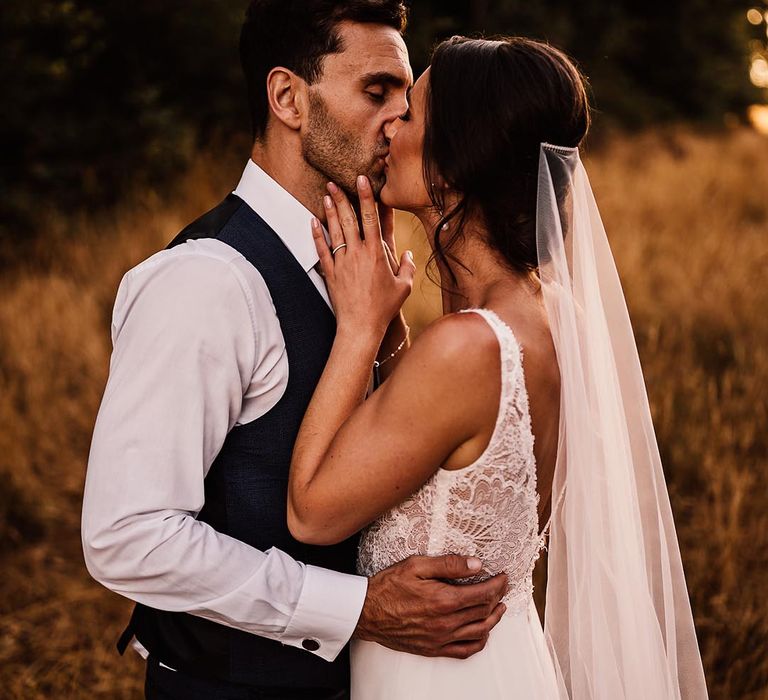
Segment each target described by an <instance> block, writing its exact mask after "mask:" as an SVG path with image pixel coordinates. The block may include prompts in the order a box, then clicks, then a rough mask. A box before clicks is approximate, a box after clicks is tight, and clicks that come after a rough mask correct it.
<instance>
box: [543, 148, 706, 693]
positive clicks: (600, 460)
mask: <svg viewBox="0 0 768 700" xmlns="http://www.w3.org/2000/svg"><path fill="white" fill-rule="evenodd" d="M536 236H537V245H538V256H539V274H540V277H541V283H542V291H543V298H544V303H545V306H546V310H547V315H548V318H549V322H550V327H551V331H552V336H553V340H554V344H555V348H556V351H557V359H558V364H559V367H560V375H561V412H560V438H559V445H558V457H557V464H556V467H555V476H554V482H553V491H552V518H551V525H550V527H551V531H550V541H549V556H548V582H547V595H546V615H545V622H544V630H545V634H546V638H547V642H548V644H549V647H550V651H551V652H552V654H553V657H554V659H555V664H556V668H557V672H558V677H559V678H558V680H559V684H560V689H561V695H562V697H563V698H568V699H570V700H622V699H626V700H641V699H643V700H647V699H653V700H667V699H669V700H672V699H673V698H680V699H683V700H689V699H692V700H699V699H701V698H706V697H707V688H706V683H705V680H704V672H703V669H702V664H701V656H700V653H699V649H698V644H697V642H696V631H695V629H694V625H693V616H692V614H691V606H690V602H689V599H688V592H687V589H686V584H685V576H684V573H683V567H682V562H681V559H680V549H679V546H678V542H677V536H676V534H675V526H674V521H673V519H672V510H671V508H670V503H669V496H668V493H667V488H666V484H665V481H664V473H663V471H662V467H661V460H660V457H659V450H658V446H657V443H656V437H655V434H654V430H653V424H652V422H651V412H650V407H649V403H648V397H647V394H646V389H645V383H644V381H643V375H642V370H641V367H640V361H639V358H638V354H637V347H636V345H635V340H634V335H633V333H632V326H631V324H630V320H629V314H628V312H627V307H626V303H625V300H624V294H623V292H622V288H621V284H620V281H619V276H618V273H617V270H616V266H615V264H614V261H613V256H612V255H611V250H610V247H609V245H608V239H607V237H606V235H605V230H604V228H603V224H602V221H601V219H600V214H599V213H598V210H597V205H596V203H595V199H594V196H593V194H592V190H591V187H590V184H589V180H588V178H587V173H586V171H585V169H584V166H583V164H582V162H581V160H580V158H579V152H578V149H575V148H562V147H558V146H552V145H549V144H542V146H541V151H540V160H539V182H538V212H537V231H536Z"/></svg>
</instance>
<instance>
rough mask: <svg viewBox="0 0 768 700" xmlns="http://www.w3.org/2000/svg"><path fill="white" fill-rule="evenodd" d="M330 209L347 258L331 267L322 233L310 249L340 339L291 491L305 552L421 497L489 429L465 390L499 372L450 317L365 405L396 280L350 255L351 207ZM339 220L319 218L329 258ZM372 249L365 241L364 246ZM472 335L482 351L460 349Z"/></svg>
mask: <svg viewBox="0 0 768 700" xmlns="http://www.w3.org/2000/svg"><path fill="white" fill-rule="evenodd" d="M366 194H367V193H365V192H361V208H362V209H363V222H364V226H366V227H371V226H372V225H373V221H372V219H370V217H366V214H367V213H370V212H369V211H368V212H367V211H366V209H367V207H368V206H369V205H370V206H372V201H373V200H372V198H371V200H370V202H367V201H366V196H365V195H366ZM334 199H335V200H336V201H337V203H338V207H339V214H338V216H340V217H341V218H343V219H344V220H345V223H346V226H345V229H344V230H345V231H347V235H346V242H347V245H348V249H347V251H348V252H346V253H345V252H342V253H341V254H342V255H345V256H348V257H345V259H344V260H340V259H338V254H337V259H336V260H335V261H333V260H331V259H330V257H329V255H328V251H327V246H326V247H325V248H324V249H323V248H322V246H325V242H324V241H322V234H321V232H320V231H319V230H316V231H315V238H316V241H318V243H319V245H318V248H319V252H320V254H321V262H323V267H324V270H325V273H326V281H327V282H328V285H329V290H330V291H331V296H332V298H333V300H334V306H335V308H336V311H337V319H338V330H337V336H336V340H335V342H334V345H333V349H332V351H331V355H330V358H329V360H328V364H327V366H326V368H325V371H324V373H323V375H322V378H321V379H320V382H319V384H318V386H317V389H316V391H315V394H314V396H313V398H312V401H311V403H310V405H309V408H308V410H307V413H306V415H305V417H304V421H303V423H302V426H301V430H300V431H299V435H298V438H297V441H296V445H295V448H294V454H293V460H292V464H291V474H290V482H289V489H288V524H289V527H290V529H291V532H292V533H293V535H294V536H295V537H296V538H297V539H299V540H302V541H305V542H310V543H314V544H331V543H334V542H338V541H341V540H343V539H345V538H346V537H349V536H350V535H351V534H353V533H354V532H357V531H358V530H359V529H360V528H362V527H363V526H365V525H366V524H368V523H369V522H371V521H372V520H374V519H375V518H376V517H377V516H378V515H380V514H381V513H383V512H384V511H386V510H388V509H389V508H391V507H392V506H393V505H395V504H397V503H400V502H402V501H403V500H404V499H405V498H406V497H407V496H408V495H409V494H411V493H413V492H414V491H415V490H416V489H418V488H419V486H421V485H422V484H423V483H424V482H425V481H426V480H427V479H428V478H429V477H430V476H431V475H432V474H433V473H434V472H435V471H436V470H437V469H438V468H439V467H440V465H441V464H442V463H443V462H444V461H445V459H446V457H447V456H448V455H450V453H451V452H452V451H453V450H454V449H455V447H456V446H458V445H460V444H462V443H463V442H465V441H466V440H468V439H469V438H471V437H472V436H473V435H474V434H476V433H477V429H478V425H479V424H482V421H484V420H487V416H485V415H484V414H483V410H482V406H480V405H479V404H481V403H485V404H487V401H485V402H482V401H478V400H477V399H475V396H476V395H477V394H478V392H476V391H471V388H472V387H473V385H474V386H475V387H476V385H477V383H478V382H480V383H481V384H482V383H483V382H485V381H486V377H485V376H484V375H486V373H487V374H489V375H492V374H493V372H494V371H495V372H496V373H498V367H495V368H494V367H493V362H491V363H488V361H487V359H488V357H489V356H490V357H493V355H494V353H495V355H498V346H495V349H494V346H493V344H494V343H495V339H494V338H493V336H492V334H491V333H490V332H488V333H487V334H483V333H480V334H478V333H475V332H472V333H467V332H465V331H466V329H467V328H468V327H469V326H470V324H473V323H475V324H477V323H480V324H481V325H482V322H480V321H478V319H476V318H474V315H466V316H464V315H462V316H452V317H448V318H445V319H442V320H440V321H439V322H438V323H436V324H433V325H432V326H431V327H430V328H429V329H428V330H427V331H425V333H424V334H422V336H421V337H420V338H419V340H418V341H417V342H415V343H414V345H413V347H412V348H411V350H410V351H409V352H408V353H407V354H406V355H405V356H404V357H403V359H402V360H401V362H400V363H399V365H398V367H397V369H396V371H395V372H393V374H392V376H391V377H390V378H389V379H388V380H387V382H386V383H384V384H383V385H382V387H381V388H380V389H379V390H378V391H376V392H375V393H374V394H373V395H372V396H371V397H370V398H369V399H368V400H367V401H365V402H364V403H363V400H364V398H365V391H366V388H367V385H368V379H369V377H370V372H371V367H372V365H373V360H374V359H375V355H376V351H377V348H378V347H379V344H380V342H381V337H382V335H383V333H384V329H385V328H386V323H387V319H388V318H392V315H393V312H392V305H393V304H395V303H399V304H401V303H402V299H398V298H397V291H398V285H402V280H399V279H398V278H396V277H395V276H394V275H393V274H392V271H391V269H389V267H388V265H386V260H385V258H384V257H381V258H377V259H376V260H375V262H374V263H371V262H370V260H369V259H367V258H365V257H364V255H363V254H364V253H365V249H364V248H362V247H359V246H363V245H364V244H362V243H361V242H360V241H359V236H355V235H351V234H350V233H349V232H350V231H351V227H352V219H353V218H354V217H353V215H352V213H351V208H350V209H349V214H348V213H347V212H346V211H345V207H346V206H348V204H347V203H346V200H345V199H343V195H340V194H339V193H336V194H335V195H334ZM336 217H337V212H336V209H335V208H332V209H331V210H329V211H328V220H329V221H328V224H329V230H330V232H331V236H332V245H333V246H334V247H335V246H336V245H338V244H339V238H338V236H339V235H340V227H339V226H338V221H337V220H336ZM374 218H375V217H374ZM375 224H376V226H377V225H378V221H377V220H376V222H375ZM334 231H336V233H335V234H334ZM334 237H336V240H333V239H334ZM355 238H357V240H354V239H355ZM372 239H373V234H372V232H371V231H369V230H366V241H371V240H372ZM379 240H380V236H379ZM320 241H322V242H320ZM403 265H409V266H410V267H409V268H408V269H407V270H406V271H405V272H403V273H402V274H404V275H408V276H409V278H412V275H413V269H412V263H411V262H410V261H406V260H405V259H404V261H403ZM334 266H335V267H336V271H335V272H334ZM385 266H386V268H385ZM326 268H327V269H326ZM401 291H402V290H401ZM388 298H389V299H390V301H387V299H388ZM388 304H389V306H388ZM395 308H396V307H395ZM478 335H479V337H480V342H473V343H472V344H470V343H469V342H468V338H469V337H474V338H475V339H477V338H478ZM483 339H486V340H487V342H483ZM489 365H490V366H489ZM489 384H491V385H492V380H491V381H490V382H489ZM459 399H461V400H459ZM474 403H477V404H478V405H477V406H475V405H473V404H474Z"/></svg>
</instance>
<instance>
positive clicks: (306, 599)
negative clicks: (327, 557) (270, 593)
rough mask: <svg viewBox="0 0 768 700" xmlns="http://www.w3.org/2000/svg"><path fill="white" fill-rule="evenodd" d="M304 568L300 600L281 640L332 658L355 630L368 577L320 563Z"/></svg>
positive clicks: (320, 655) (322, 656)
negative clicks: (332, 569)
mask: <svg viewBox="0 0 768 700" xmlns="http://www.w3.org/2000/svg"><path fill="white" fill-rule="evenodd" d="M304 569H305V572H304V585H303V586H302V589H301V595H300V596H299V602H298V604H297V605H296V609H295V611H294V613H293V617H291V620H290V622H289V623H288V626H287V627H286V628H285V632H284V633H283V635H282V636H281V637H280V641H281V642H282V643H283V644H288V645H290V646H293V647H298V648H299V649H305V650H306V651H309V652H312V653H313V654H316V655H317V656H319V657H320V658H322V659H325V660H326V661H333V660H334V659H335V658H336V657H337V656H338V655H339V652H340V651H341V650H342V649H343V648H344V646H345V645H346V644H347V642H348V641H349V640H350V637H352V633H353V632H354V631H355V627H356V626H357V621H358V619H360V613H361V612H362V610H363V603H364V602H365V595H366V593H367V592H368V579H367V578H365V577H364V576H352V575H350V574H342V573H340V572H338V571H331V570H330V569H322V568H320V567H318V566H311V565H305V567H304Z"/></svg>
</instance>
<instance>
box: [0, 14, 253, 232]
mask: <svg viewBox="0 0 768 700" xmlns="http://www.w3.org/2000/svg"><path fill="white" fill-rule="evenodd" d="M242 10H243V3H230V2H210V0H169V1H166V2H162V3H158V2H155V1H154V0H133V1H132V2H124V1H123V0H102V2H99V3H92V2H85V1H83V0H3V2H2V3H1V4H0V84H2V86H3V87H2V89H3V109H2V111H0V148H2V153H3V158H2V164H1V165H0V221H2V222H3V224H2V225H0V235H2V229H5V230H6V233H7V231H8V230H10V229H11V228H12V227H13V228H14V229H15V228H16V226H14V225H13V224H14V223H18V221H19V219H20V218H21V217H23V216H24V215H25V213H28V212H30V211H32V212H33V211H34V210H35V209H36V208H37V207H39V206H40V205H42V204H45V203H46V202H49V201H54V202H55V203H56V204H57V205H60V206H64V207H69V206H75V205H94V204H104V203H109V202H110V201H112V200H113V199H114V198H115V197H117V196H119V194H120V192H119V188H120V186H121V185H123V184H124V183H125V181H126V176H132V177H133V176H135V175H137V174H138V173H146V174H148V175H150V176H152V177H154V178H156V179H157V178H162V177H164V176H167V175H168V174H169V173H170V172H172V171H173V169H174V168H176V167H178V166H180V165H181V164H183V162H184V161H185V159H186V158H187V157H188V156H189V155H190V153H191V151H192V150H193V149H194V148H195V147H196V146H197V145H198V144H199V143H200V142H201V141H204V140H206V139H207V138H209V137H211V135H212V134H214V133H215V132H216V131H217V130H221V131H224V132H232V131H233V130H236V129H238V128H242V129H243V130H246V129H247V128H248V122H247V118H246V109H245V100H244V97H243V93H244V90H243V88H242V87H241V79H240V69H239V62H238V55H237V37H238V32H239V24H240V20H241V14H242Z"/></svg>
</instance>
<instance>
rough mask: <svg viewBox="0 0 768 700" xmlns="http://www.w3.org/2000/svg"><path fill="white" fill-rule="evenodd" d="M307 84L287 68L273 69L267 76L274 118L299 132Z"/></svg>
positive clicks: (268, 95) (268, 96)
mask: <svg viewBox="0 0 768 700" xmlns="http://www.w3.org/2000/svg"><path fill="white" fill-rule="evenodd" d="M305 95H306V83H305V82H304V81H303V80H302V79H301V78H300V77H299V76H298V75H296V73H294V72H293V71H291V70H288V69H287V68H281V67H277V68H273V69H272V70H271V71H270V72H269V75H268V76H267V100H268V101H269V109H270V111H271V112H272V114H273V116H274V117H275V118H276V119H278V120H279V121H280V122H282V123H283V124H285V126H287V127H288V128H289V129H292V130H294V131H298V130H299V129H300V128H301V120H302V117H303V115H304V107H303V106H304V103H305Z"/></svg>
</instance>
